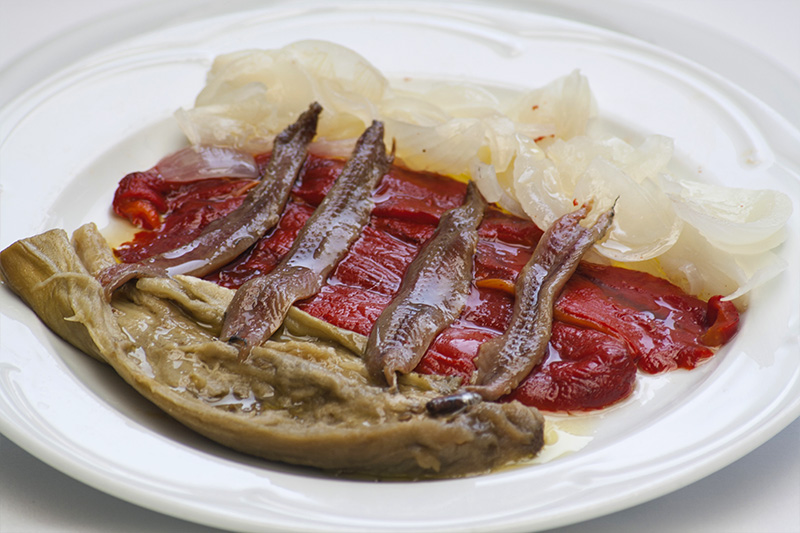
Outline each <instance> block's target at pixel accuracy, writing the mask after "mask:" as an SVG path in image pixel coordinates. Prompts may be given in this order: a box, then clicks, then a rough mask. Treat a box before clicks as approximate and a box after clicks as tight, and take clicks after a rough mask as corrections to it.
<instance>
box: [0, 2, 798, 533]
mask: <svg viewBox="0 0 800 533" xmlns="http://www.w3.org/2000/svg"><path fill="white" fill-rule="evenodd" d="M529 3H530V5H531V6H532V7H537V8H539V9H543V10H545V11H547V12H550V13H554V14H561V15H564V16H568V15H569V16H573V17H575V18H576V19H578V20H582V21H584V22H590V23H593V24H597V25H601V26H605V27H608V28H610V29H613V30H617V31H624V32H629V33H632V34H634V35H635V36H638V37H640V38H643V39H645V40H649V41H651V42H653V43H654V44H657V45H659V46H663V47H665V48H670V49H672V50H674V51H676V52H678V53H680V54H683V55H686V56H688V57H689V58H691V59H694V60H696V61H698V62H701V63H705V64H706V66H711V67H712V68H714V69H715V70H717V71H718V72H719V73H720V74H722V75H723V76H726V77H728V78H729V79H731V80H732V81H734V82H736V83H737V84H739V85H741V86H742V87H744V88H745V89H747V90H749V91H751V92H753V93H754V94H756V95H757V96H759V97H760V98H762V99H763V100H764V101H766V102H767V103H769V104H770V105H772V106H773V107H775V108H776V109H777V110H779V111H781V112H783V113H784V114H785V115H786V116H787V118H789V119H790V120H792V121H793V122H794V123H795V125H796V126H797V127H800V0H639V1H635V0H612V1H603V2H595V1H593V0H567V1H563V2H555V1H552V2H549V1H546V0H541V1H532V2H529ZM165 4H170V2H168V1H166V0H164V1H162V2H151V1H149V0H25V1H24V2H23V1H20V0H0V81H2V82H3V83H0V87H3V88H4V89H5V91H6V92H5V93H4V94H0V102H4V101H7V100H8V99H9V98H10V97H12V96H13V94H11V93H13V92H16V91H17V90H22V89H24V88H25V87H26V86H27V85H29V84H30V83H33V82H35V81H37V80H38V79H39V78H40V77H41V76H43V75H46V74H47V70H48V69H49V68H51V67H52V65H49V64H47V63H46V62H44V61H43V59H42V58H43V57H44V53H43V52H48V53H51V51H49V50H47V43H48V42H49V41H50V40H51V39H52V38H54V37H58V36H60V35H62V34H65V33H68V32H72V35H75V32H78V34H80V30H81V28H84V27H86V25H87V24H88V25H91V27H92V28H93V31H92V32H91V33H88V32H87V34H86V40H85V42H81V41H80V39H78V40H77V41H76V40H75V39H73V40H72V42H73V43H76V42H77V43H78V44H77V45H76V46H75V47H73V50H74V51H75V52H74V53H78V52H81V51H82V52H83V53H88V52H90V51H91V50H92V47H93V46H99V45H102V44H105V43H106V42H113V40H114V39H116V38H121V37H124V36H126V35H125V34H124V33H125V27H124V25H122V26H121V25H120V20H121V19H120V18H119V17H118V16H117V14H118V13H119V12H121V11H127V12H128V14H129V15H130V17H131V20H133V19H136V18H137V16H141V13H142V12H143V11H152V10H154V9H163V8H164V5H165ZM173 4H175V5H177V6H179V7H181V8H183V7H185V6H186V5H188V2H186V1H183V2H173ZM265 4H266V2H265ZM521 4H522V2H521ZM176 9H177V8H176ZM166 12H168V13H171V14H175V13H178V11H176V10H175V9H173V10H166ZM623 13H624V16H622V15H621V14H623ZM104 19H105V20H108V21H109V24H108V26H107V27H104V26H103V25H102V24H101V25H99V26H98V24H97V22H98V21H101V20H104ZM122 20H124V19H122ZM632 21H633V23H632ZM98 28H101V29H99V30H98ZM92 39H93V40H92ZM70 59H74V58H73V57H69V56H68V55H65V56H64V60H70ZM770 77H773V78H774V79H776V80H778V81H780V82H781V83H778V84H765V83H764V80H765V79H772V78H770ZM0 334H2V332H0ZM798 356H799V357H800V354H798ZM220 490H224V487H220ZM645 530H646V531H651V532H664V533H666V532H678V531H680V532H715V533H716V532H720V533H722V532H725V533H727V532H763V533H779V532H792V533H798V532H800V421H795V422H794V423H793V424H792V425H790V426H789V427H788V428H786V429H785V430H784V431H782V432H781V433H779V434H778V435H777V436H776V437H774V438H773V439H772V440H770V441H769V442H767V443H766V444H764V445H763V446H761V447H760V448H758V449H757V450H755V451H754V452H752V453H750V454H749V455H747V456H746V457H744V458H743V459H741V460H739V461H737V462H736V463H734V464H732V465H730V466H728V467H726V468H724V469H722V470H721V471H719V472H717V473H715V474H713V475H711V476H709V477H707V478H705V479H702V480H700V481H698V482H696V483H694V484H692V485H690V486H688V487H685V488H683V489H680V490H678V491H677V492H674V493H672V494H669V495H666V496H664V497H661V498H659V499H657V500H655V501H652V502H649V503H645V504H642V505H639V506H637V507H634V508H631V509H628V510H626V511H622V512H618V513H615V514H612V515H609V516H606V517H603V518H598V519H595V520H592V521H589V522H585V523H582V524H576V525H574V526H568V527H564V528H561V529H559V530H557V531H558V532H559V533H583V532H620V531H645ZM65 531H81V532H86V533H96V532H108V531H121V532H134V531H135V532H139V531H157V532H160V531H170V532H181V531H192V532H203V531H212V530H211V529H210V528H203V527H201V526H197V525H196V524H191V523H189V522H183V521H180V520H177V519H173V518H171V517H167V516H163V515H160V514H158V513H155V512H151V511H149V510H146V509H142V508H139V507H137V506H135V505H132V504H129V503H126V502H124V501H121V500H118V499H116V498H115V497H112V496H109V495H106V494H104V493H102V492H99V491H97V490H95V489H93V488H90V487H88V486H86V485H84V484H82V483H80V482H78V481H75V480H73V479H71V478H69V477H68V476H66V475H64V474H62V473H60V472H59V471H57V470H55V469H53V468H51V467H49V466H47V465H46V464H44V463H42V462H40V461H39V460H38V459H36V458H34V457H32V456H31V455H29V454H28V453H27V452H25V451H24V450H22V449H20V448H19V447H18V446H16V445H15V444H14V443H12V442H11V441H9V440H8V439H6V438H5V437H2V436H0V532H3V533H16V532H20V533H22V532H42V533H55V532H65Z"/></svg>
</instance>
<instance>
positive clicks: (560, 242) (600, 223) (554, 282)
mask: <svg viewBox="0 0 800 533" xmlns="http://www.w3.org/2000/svg"><path fill="white" fill-rule="evenodd" d="M589 209H590V206H587V205H583V206H582V207H581V208H579V209H577V210H575V211H573V212H572V213H568V214H566V215H564V216H562V217H561V218H559V219H558V220H556V221H555V222H554V223H553V225H552V226H551V227H550V229H548V230H547V231H546V232H545V234H544V235H543V236H542V238H541V240H540V241H539V243H538V244H537V246H536V249H535V250H534V252H533V256H532V257H531V259H530V260H529V261H528V263H527V264H526V265H525V267H524V268H523V269H522V271H521V272H520V274H519V277H518V278H517V282H516V300H515V302H514V311H513V314H512V316H511V322H510V324H509V326H508V328H507V329H506V331H505V333H504V334H503V335H501V336H499V337H496V338H494V339H491V340H489V341H486V342H485V343H483V344H482V345H481V347H480V349H479V351H478V356H477V357H476V358H475V364H476V366H477V369H478V370H477V376H476V379H475V384H474V385H472V386H469V387H466V389H467V390H469V391H472V392H477V393H478V394H480V395H481V396H482V397H483V398H484V399H485V400H496V399H498V398H500V397H501V396H503V395H505V394H508V393H509V392H511V391H512V390H513V389H514V388H516V387H517V385H519V384H520V382H521V381H522V380H523V379H525V377H526V376H527V375H528V374H529V373H530V372H531V370H533V368H534V367H535V366H536V365H537V364H539V363H540V362H541V361H542V359H543V358H544V354H545V351H546V350H547V344H548V342H549V340H550V333H551V328H552V322H553V304H554V303H555V300H556V298H557V297H558V295H559V293H560V292H561V289H563V288H564V285H565V284H566V282H567V281H568V280H569V278H570V277H571V276H572V274H573V272H575V269H576V268H577V267H578V263H579V262H580V260H581V257H583V255H584V253H586V252H587V251H588V250H589V249H590V248H591V247H592V246H593V245H594V244H595V243H596V242H598V241H599V240H600V239H602V238H603V236H604V235H605V234H606V232H607V231H608V228H609V227H610V226H611V223H612V221H613V218H614V210H613V208H612V209H610V210H608V211H606V212H604V213H603V214H601V215H600V216H599V217H598V219H597V221H596V222H595V223H594V224H593V225H592V226H591V227H588V228H587V227H584V226H582V225H580V223H579V222H580V221H581V220H583V219H584V218H585V217H586V215H587V213H588V211H589Z"/></svg>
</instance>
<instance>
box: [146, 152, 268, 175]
mask: <svg viewBox="0 0 800 533" xmlns="http://www.w3.org/2000/svg"><path fill="white" fill-rule="evenodd" d="M156 168H158V171H159V173H160V174H161V176H163V177H164V178H165V179H169V180H173V181H191V180H198V179H206V178H251V179H256V178H258V167H257V165H256V162H255V159H254V158H253V156H252V155H251V154H249V153H246V152H242V151H239V150H236V149H234V148H228V147H224V146H205V145H202V146H189V147H187V148H183V149H181V150H178V151H177V152H174V153H172V154H170V155H168V156H166V157H164V158H163V159H162V160H161V161H159V162H158V164H156Z"/></svg>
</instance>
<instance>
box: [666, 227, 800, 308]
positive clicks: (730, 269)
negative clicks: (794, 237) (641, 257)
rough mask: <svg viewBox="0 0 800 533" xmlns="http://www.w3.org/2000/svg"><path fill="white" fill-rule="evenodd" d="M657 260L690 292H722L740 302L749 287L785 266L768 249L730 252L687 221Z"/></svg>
mask: <svg viewBox="0 0 800 533" xmlns="http://www.w3.org/2000/svg"><path fill="white" fill-rule="evenodd" d="M689 258H691V259H689ZM658 264H659V266H660V268H661V269H662V272H663V273H665V274H666V277H667V278H669V279H670V281H672V282H673V283H675V284H677V285H678V286H680V287H681V288H683V289H684V290H685V291H687V292H688V293H690V294H695V295H698V296H700V297H702V298H709V297H710V296H713V295H715V294H722V295H726V299H729V300H735V299H738V300H740V303H741V304H742V305H743V306H744V305H746V301H745V296H746V295H747V294H749V293H750V291H752V290H753V289H755V288H756V287H758V286H760V285H762V284H763V283H766V282H767V281H769V280H770V279H772V278H774V277H775V276H777V275H778V274H779V273H780V272H782V271H783V270H785V269H786V262H785V261H784V260H783V259H781V258H780V257H778V256H777V255H776V254H774V253H772V252H765V253H761V254H756V255H753V254H742V255H737V254H732V253H729V252H727V251H726V250H723V249H721V248H718V247H716V246H714V245H713V244H711V243H709V242H708V240H707V239H706V238H705V237H704V236H703V235H702V234H701V233H700V232H699V231H698V230H697V229H696V228H694V227H692V226H689V225H686V226H685V227H684V229H683V231H682V232H681V236H680V238H679V239H678V241H677V242H676V243H675V245H674V246H672V248H670V249H669V250H667V251H666V252H665V253H664V254H662V255H661V256H660V257H659V258H658Z"/></svg>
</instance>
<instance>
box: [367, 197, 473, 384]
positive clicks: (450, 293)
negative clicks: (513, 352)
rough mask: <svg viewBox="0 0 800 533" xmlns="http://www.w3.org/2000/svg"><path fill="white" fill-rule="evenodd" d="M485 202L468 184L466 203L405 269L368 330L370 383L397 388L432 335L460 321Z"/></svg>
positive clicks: (450, 215)
mask: <svg viewBox="0 0 800 533" xmlns="http://www.w3.org/2000/svg"><path fill="white" fill-rule="evenodd" d="M485 210H486V201H485V200H484V199H483V197H482V196H481V193H480V192H479V191H478V188H477V187H476V186H475V185H474V184H473V183H470V184H469V186H468V187H467V195H466V198H465V201H464V203H463V204H462V205H461V206H459V207H456V208H454V209H451V210H450V211H448V212H447V213H445V214H444V215H443V216H442V218H441V219H440V221H439V225H438V226H437V228H436V233H435V234H434V235H433V237H431V239H430V240H429V241H428V242H427V243H426V244H425V246H424V247H423V248H422V250H420V252H419V253H418V254H417V256H416V257H415V258H414V261H412V263H411V264H410V265H409V267H408V269H407V270H406V273H405V276H404V278H403V283H402V284H401V286H400V290H399V291H398V292H397V294H396V295H395V297H394V298H393V299H392V302H391V303H390V304H389V305H388V306H387V307H386V309H384V311H383V312H382V313H381V315H380V317H379V318H378V320H377V321H376V322H375V325H374V326H373V328H372V331H371V332H370V336H369V339H368V341H367V346H366V348H365V351H364V359H365V361H366V364H367V369H368V370H369V373H370V375H371V376H372V378H373V379H375V380H377V381H380V382H383V381H385V382H387V383H388V384H389V386H390V387H391V388H392V389H396V387H397V373H398V372H399V373H402V374H407V373H408V372H411V371H412V370H414V368H415V367H416V366H417V364H418V363H419V361H420V360H421V359H422V356H423V355H424V354H425V351H426V350H427V349H428V347H429V346H430V344H431V343H432V342H433V339H434V338H435V337H436V335H437V334H438V333H439V332H440V331H442V330H443V329H444V328H445V327H447V326H449V325H450V324H452V323H453V321H455V319H457V318H458V316H459V315H460V314H461V311H462V310H463V309H464V306H465V305H466V302H467V297H468V296H469V292H470V288H471V284H472V262H473V256H474V255H475V248H476V246H477V243H478V226H479V225H480V223H481V220H483V214H484V212H485Z"/></svg>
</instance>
